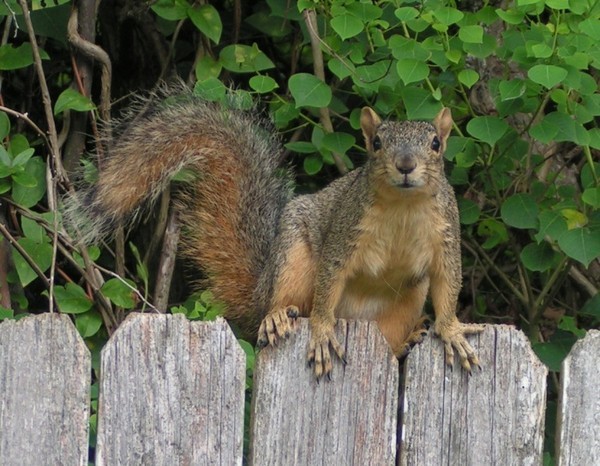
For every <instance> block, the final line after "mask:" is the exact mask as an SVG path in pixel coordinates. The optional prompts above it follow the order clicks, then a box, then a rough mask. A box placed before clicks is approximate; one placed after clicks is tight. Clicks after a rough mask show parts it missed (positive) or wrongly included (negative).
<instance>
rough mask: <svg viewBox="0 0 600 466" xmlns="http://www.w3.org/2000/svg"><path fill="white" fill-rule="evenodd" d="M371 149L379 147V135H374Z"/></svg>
mask: <svg viewBox="0 0 600 466" xmlns="http://www.w3.org/2000/svg"><path fill="white" fill-rule="evenodd" d="M373 149H374V150H379V149H381V139H379V136H375V138H374V139H373Z"/></svg>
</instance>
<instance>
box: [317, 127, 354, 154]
mask: <svg viewBox="0 0 600 466" xmlns="http://www.w3.org/2000/svg"><path fill="white" fill-rule="evenodd" d="M355 142H356V139H354V136H352V135H351V134H348V133H341V132H334V133H328V134H326V135H325V136H324V137H323V140H322V141H321V144H322V146H323V147H325V148H326V149H329V150H330V151H332V152H339V153H340V154H344V153H346V152H347V151H348V149H350V148H351V147H352V146H353V145H354V143H355Z"/></svg>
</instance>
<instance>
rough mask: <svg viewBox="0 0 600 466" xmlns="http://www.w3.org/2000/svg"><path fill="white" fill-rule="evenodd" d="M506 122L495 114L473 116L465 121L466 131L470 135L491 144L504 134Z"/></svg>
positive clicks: (506, 127) (506, 126)
mask: <svg viewBox="0 0 600 466" xmlns="http://www.w3.org/2000/svg"><path fill="white" fill-rule="evenodd" d="M507 130H508V124H507V123H506V122H505V121H504V120H501V119H500V118H498V117H495V116H483V117H475V118H473V119H471V121H469V123H467V131H468V132H469V134H470V135H471V136H473V137H474V138H476V139H479V140H480V141H483V142H487V143H488V144H489V145H490V146H493V145H494V144H496V142H498V140H499V139H500V138H501V137H502V136H504V133H506V131H507Z"/></svg>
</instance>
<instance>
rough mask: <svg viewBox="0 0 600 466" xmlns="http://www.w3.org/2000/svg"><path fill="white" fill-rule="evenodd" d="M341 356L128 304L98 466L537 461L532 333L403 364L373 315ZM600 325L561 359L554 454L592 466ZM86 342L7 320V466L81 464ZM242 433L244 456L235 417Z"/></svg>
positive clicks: (599, 417) (2, 389) (3, 427)
mask: <svg viewBox="0 0 600 466" xmlns="http://www.w3.org/2000/svg"><path fill="white" fill-rule="evenodd" d="M337 332H338V334H339V337H340V338H341V339H343V341H345V344H346V350H347V354H348V360H349V363H348V365H347V366H345V367H342V366H341V365H336V367H335V368H334V373H333V380H331V381H321V383H317V382H316V381H315V379H314V377H313V376H312V373H311V370H310V369H309V368H308V367H307V365H306V360H305V355H306V348H307V341H308V340H307V339H308V326H307V323H306V322H305V321H301V322H300V325H299V330H298V332H297V333H296V334H295V335H294V336H292V337H291V338H290V340H289V341H287V342H285V343H283V344H281V345H280V346H279V347H277V348H268V349H266V350H263V351H261V352H260V353H259V355H258V358H257V361H256V368H255V373H254V388H253V394H252V403H251V407H250V410H249V412H245V411H246V410H245V397H244V395H245V390H246V380H245V378H246V368H245V355H244V352H243V351H242V349H241V348H240V347H239V345H238V344H237V342H236V340H235V338H234V336H233V335H232V333H231V331H230V330H229V327H228V326H227V324H226V323H225V322H224V321H222V320H220V321H217V322H212V323H204V322H188V321H186V320H185V319H184V318H183V317H181V316H169V315H155V314H153V315H149V314H143V315H141V314H134V315H132V316H130V317H129V318H128V319H127V320H126V321H125V322H124V323H123V325H122V326H121V327H120V328H119V329H118V331H117V332H116V333H115V335H114V336H113V338H112V339H111V340H110V341H109V342H108V344H107V345H106V347H105V348H104V350H103V351H102V361H101V380H100V395H99V406H98V436H97V446H96V458H95V462H96V464H97V465H109V466H115V465H155V464H156V465H165V466H166V465H225V466H230V465H235V464H238V465H240V464H242V463H247V464H253V465H305V464H306V465H316V464H319V465H352V464H354V465H394V464H400V465H438V464H448V465H478V466H480V465H539V464H542V447H543V438H544V417H545V405H546V376H547V370H546V368H545V367H544V366H543V365H542V364H541V363H540V362H539V360H538V359H537V358H536V357H535V355H534V354H533V352H532V351H531V348H530V346H529V343H528V341H527V339H526V338H525V336H524V335H523V334H522V333H521V332H520V331H517V330H515V329H514V328H511V327H508V326H487V327H486V328H485V331H484V332H483V333H481V334H480V335H476V336H472V337H470V341H471V343H472V344H473V346H474V347H475V348H476V350H477V351H478V354H479V357H480V359H481V366H482V367H481V370H475V371H474V372H473V373H472V374H470V375H469V374H467V373H465V372H464V371H462V370H460V369H459V368H455V369H454V370H451V369H449V368H448V367H447V366H445V364H444V357H443V347H442V344H441V343H440V341H439V340H437V339H435V338H430V337H427V338H426V339H425V341H424V342H423V343H422V344H420V345H418V346H416V347H415V348H414V350H413V351H412V353H411V354H410V356H409V357H408V359H407V361H406V363H405V368H404V373H403V374H400V373H399V365H398V363H397V361H396V360H395V358H394V357H393V356H392V355H391V354H390V352H389V350H388V348H387V345H386V344H385V342H384V341H383V339H382V337H381V335H380V333H379V331H378V329H377V327H376V326H375V325H374V324H373V323H367V322H350V321H349V322H344V321H340V322H339V323H338V325H337ZM599 362H600V332H598V331H590V332H589V333H588V335H587V337H586V338H585V339H584V340H581V341H579V342H578V343H577V344H576V345H575V347H574V348H573V350H572V352H571V354H570V356H569V357H568V358H567V359H566V360H565V362H564V365H563V371H562V388H561V390H562V391H561V394H560V402H561V405H560V408H559V423H558V431H557V433H556V437H557V439H558V441H557V443H558V453H557V458H559V464H561V465H594V464H600V397H599V396H598V380H597V374H598V368H599ZM90 367H91V366H90V354H89V352H88V350H87V348H86V347H85V345H84V344H83V342H82V341H81V339H80V338H79V335H78V334H77V331H76V330H75V328H74V327H73V325H72V324H71V321H70V320H69V318H68V317H66V316H64V315H59V314H45V315H40V316H36V317H29V318H25V319H22V320H20V321H18V322H15V321H5V322H3V323H2V324H0V465H2V466H12V465H18V466H22V465H52V466H54V465H67V466H69V465H87V464H88V421H89V415H90V411H89V390H90V387H89V385H90V373H91V370H90ZM245 415H248V416H250V440H249V449H248V453H247V457H246V458H243V445H244V435H245V433H244V416H245Z"/></svg>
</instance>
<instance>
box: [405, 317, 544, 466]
mask: <svg viewBox="0 0 600 466" xmlns="http://www.w3.org/2000/svg"><path fill="white" fill-rule="evenodd" d="M469 341H470V342H471V344H472V345H473V347H474V348H475V349H476V351H477V353H478V356H479V359H480V361H481V370H479V369H475V370H474V371H473V373H472V374H471V375H469V374H468V373H467V372H465V371H464V370H462V369H461V368H460V366H459V365H458V362H456V363H455V367H454V369H453V370H451V369H450V368H448V367H447V366H446V365H445V363H444V354H443V344H442V343H441V341H440V340H439V339H437V338H432V337H430V336H428V337H427V338H426V339H425V341H424V342H423V343H422V344H420V345H418V346H416V347H415V348H414V349H413V351H412V353H411V354H410V355H409V357H408V358H407V361H406V366H405V391H404V401H403V408H402V413H403V414H402V426H401V428H402V433H401V438H402V443H401V451H400V464H401V465H429V464H432V465H433V464H460V465H474V466H475V465H476V466H482V465H499V464H507V465H508V464H518V465H538V464H541V463H542V447H543V436H544V435H543V434H544V414H545V404H546V375H547V369H546V367H545V366H544V365H543V364H542V363H541V362H540V361H539V360H538V359H537V357H536V356H535V355H534V354H533V352H532V350H531V347H530V345H529V342H528V340H527V338H526V337H525V336H524V335H523V334H522V333H521V332H520V331H518V330H515V329H514V328H512V327H508V326H487V327H486V328H485V330H484V332H483V333H481V334H479V335H474V336H471V337H469Z"/></svg>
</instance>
